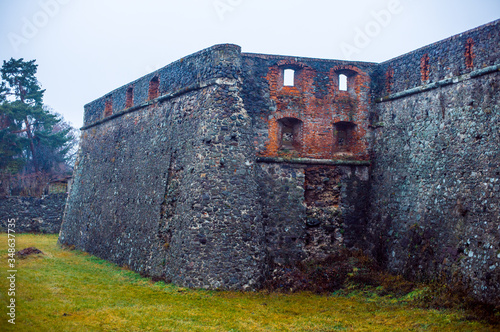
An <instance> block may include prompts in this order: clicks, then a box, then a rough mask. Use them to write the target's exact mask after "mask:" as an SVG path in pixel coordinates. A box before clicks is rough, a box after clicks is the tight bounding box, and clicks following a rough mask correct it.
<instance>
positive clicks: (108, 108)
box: [104, 97, 113, 118]
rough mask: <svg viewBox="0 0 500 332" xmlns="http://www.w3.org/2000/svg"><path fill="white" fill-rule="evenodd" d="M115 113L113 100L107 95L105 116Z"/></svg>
mask: <svg viewBox="0 0 500 332" xmlns="http://www.w3.org/2000/svg"><path fill="white" fill-rule="evenodd" d="M111 114H113V100H112V99H111V97H107V98H106V100H105V101H104V117H105V118H106V117H108V116H110V115H111Z"/></svg>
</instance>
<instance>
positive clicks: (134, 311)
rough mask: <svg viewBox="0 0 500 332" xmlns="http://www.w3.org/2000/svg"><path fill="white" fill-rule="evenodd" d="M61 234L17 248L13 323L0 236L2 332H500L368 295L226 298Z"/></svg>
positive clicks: (24, 241) (23, 240) (456, 315)
mask: <svg viewBox="0 0 500 332" xmlns="http://www.w3.org/2000/svg"><path fill="white" fill-rule="evenodd" d="M56 242H57V235H32V234H21V235H19V234H18V235H17V236H16V249H17V250H20V249H24V248H27V247H32V246H34V247H36V248H38V249H40V250H42V251H43V252H44V254H43V255H41V254H39V255H33V256H29V257H28V258H26V259H22V260H21V259H17V258H16V268H17V274H16V285H15V288H16V296H15V299H16V319H15V323H16V324H15V325H12V324H10V323H8V322H7V320H8V319H9V317H8V316H7V310H8V309H7V307H6V306H7V305H8V303H9V301H10V296H8V288H9V283H8V279H7V276H8V275H7V270H8V269H9V268H8V267H7V259H8V255H7V254H8V251H7V248H8V246H7V243H8V242H7V235H6V234H4V233H3V234H0V259H1V263H0V269H1V270H0V306H1V308H3V309H1V310H0V331H498V326H497V327H496V328H495V327H494V326H492V325H488V324H487V323H481V322H477V321H468V320H466V319H465V318H464V317H465V314H464V313H463V312H461V311H438V310H425V309H420V308H417V307H414V306H412V305H411V297H412V293H410V294H409V295H407V296H406V297H404V298H392V297H389V296H386V297H378V296H375V295H367V294H366V293H353V294H350V295H333V294H331V295H329V296H327V295H315V294H311V293H297V294H269V293H266V292H252V293H243V292H226V291H224V292H222V291H206V290H189V289H184V288H179V287H176V286H173V285H168V284H165V283H163V282H156V283H154V282H152V281H150V280H149V279H146V278H142V277H141V276H139V275H138V274H137V273H134V272H132V271H129V270H126V269H123V268H121V267H118V266H116V265H114V264H111V263H108V262H106V261H103V260H101V259H98V258H96V257H93V256H90V255H88V254H86V253H83V252H79V251H67V250H63V249H61V248H59V247H58V245H57V243H56Z"/></svg>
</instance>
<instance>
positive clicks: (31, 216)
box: [0, 194, 66, 234]
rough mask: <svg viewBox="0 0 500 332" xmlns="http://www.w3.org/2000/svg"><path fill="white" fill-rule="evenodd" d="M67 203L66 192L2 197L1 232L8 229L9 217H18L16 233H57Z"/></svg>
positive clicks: (0, 207) (0, 208) (0, 205)
mask: <svg viewBox="0 0 500 332" xmlns="http://www.w3.org/2000/svg"><path fill="white" fill-rule="evenodd" d="M65 204H66V194H54V195H47V196H43V197H40V198H39V197H8V198H0V232H6V231H7V221H8V220H9V219H16V227H15V229H14V230H15V231H16V233H48V234H57V233H59V230H60V229H61V222H62V219H63V212H64V206H65Z"/></svg>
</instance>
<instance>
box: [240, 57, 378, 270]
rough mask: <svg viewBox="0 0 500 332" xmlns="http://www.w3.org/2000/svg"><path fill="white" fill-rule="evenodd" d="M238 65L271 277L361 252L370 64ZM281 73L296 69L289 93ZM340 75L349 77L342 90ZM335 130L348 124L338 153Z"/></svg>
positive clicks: (250, 61)
mask: <svg viewBox="0 0 500 332" xmlns="http://www.w3.org/2000/svg"><path fill="white" fill-rule="evenodd" d="M242 60H243V72H242V78H243V89H242V91H241V95H242V98H243V102H244V105H245V109H246V110H247V112H248V113H249V115H250V116H251V120H252V129H253V140H254V142H253V143H254V147H255V154H256V155H257V162H258V164H259V166H260V168H259V172H258V175H257V176H258V179H257V182H258V184H259V189H260V192H259V197H260V202H261V206H262V217H263V223H264V230H265V243H266V248H267V261H268V263H269V265H270V266H269V268H270V273H269V277H275V276H274V275H273V273H274V272H276V271H277V273H280V272H281V269H279V268H278V269H275V267H280V266H281V267H282V266H293V265H295V264H296V263H297V262H300V261H302V260H311V259H323V258H325V257H326V256H328V255H329V254H332V253H334V252H335V251H337V250H339V249H340V248H343V247H348V248H354V247H358V248H361V247H363V245H364V243H362V242H363V241H360V239H362V238H363V231H362V230H364V229H365V228H366V226H365V225H366V213H367V204H366V203H367V202H368V196H367V195H368V192H369V191H368V186H369V183H368V179H369V178H368V173H369V164H370V163H369V161H367V159H368V155H369V150H368V144H369V141H370V140H369V125H370V122H369V109H368V107H369V101H370V78H369V76H368V72H369V71H370V70H371V69H372V68H373V67H374V64H372V63H364V62H347V61H339V60H324V59H311V58H299V57H290V56H277V55H265V54H252V53H243V54H242ZM287 69H293V70H294V82H293V86H292V85H286V84H285V78H284V72H285V70H287ZM340 74H346V76H348V77H347V86H346V91H343V90H340V86H339V75H340ZM339 123H342V124H347V123H348V124H350V125H351V127H348V129H349V133H348V134H349V135H348V137H344V138H345V142H344V144H343V145H342V146H341V144H340V143H339V139H338V136H339V134H338V131H339V130H338V129H339V128H337V126H336V124H339ZM287 126H288V128H287ZM290 126H292V127H296V128H290ZM287 129H288V134H290V136H292V139H291V142H290V141H289V142H287V141H286V140H285V134H286V131H287ZM290 129H291V130H290ZM340 129H342V128H340Z"/></svg>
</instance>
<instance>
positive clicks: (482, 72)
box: [375, 64, 500, 103]
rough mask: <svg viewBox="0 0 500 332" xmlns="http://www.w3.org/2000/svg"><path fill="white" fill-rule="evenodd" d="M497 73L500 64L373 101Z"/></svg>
mask: <svg viewBox="0 0 500 332" xmlns="http://www.w3.org/2000/svg"><path fill="white" fill-rule="evenodd" d="M499 71H500V64H497V65H493V66H489V67H485V68H482V69H478V70H474V71H472V72H470V73H468V74H463V75H460V76H455V77H452V78H445V79H443V80H440V81H437V82H433V83H429V84H425V85H421V86H417V87H415V88H412V89H408V90H404V91H401V92H397V93H394V94H392V95H388V96H385V97H382V98H377V99H375V102H377V103H382V102H385V101H390V100H394V99H399V98H403V97H407V96H410V95H413V94H417V93H421V92H425V91H428V90H432V89H437V88H440V87H442V86H446V85H450V84H455V83H460V82H463V81H466V80H470V79H472V78H476V77H479V76H483V75H487V74H492V73H496V72H499Z"/></svg>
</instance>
